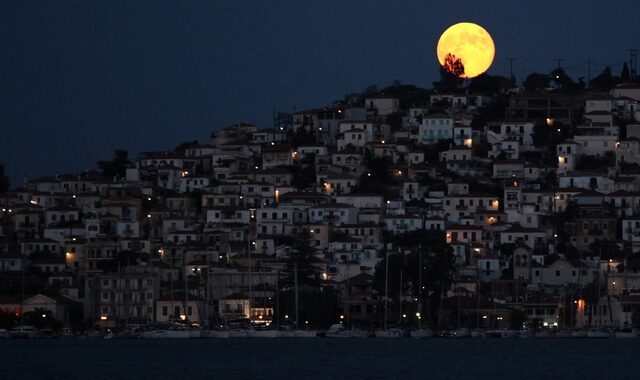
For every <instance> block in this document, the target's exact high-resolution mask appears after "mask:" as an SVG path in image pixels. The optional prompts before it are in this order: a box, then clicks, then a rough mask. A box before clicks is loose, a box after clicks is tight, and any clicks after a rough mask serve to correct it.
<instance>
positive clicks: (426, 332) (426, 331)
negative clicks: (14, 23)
mask: <svg viewBox="0 0 640 380" xmlns="http://www.w3.org/2000/svg"><path fill="white" fill-rule="evenodd" d="M409 336H411V337H412V338H432V337H433V331H432V330H431V329H430V328H422V329H417V330H411V331H410V332H409Z"/></svg>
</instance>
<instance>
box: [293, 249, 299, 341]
mask: <svg viewBox="0 0 640 380" xmlns="http://www.w3.org/2000/svg"><path fill="white" fill-rule="evenodd" d="M293 282H294V286H295V288H294V289H295V290H294V293H295V301H296V320H295V329H296V330H297V329H298V258H297V257H296V259H295V270H294V271H293Z"/></svg>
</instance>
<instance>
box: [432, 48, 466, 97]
mask: <svg viewBox="0 0 640 380" xmlns="http://www.w3.org/2000/svg"><path fill="white" fill-rule="evenodd" d="M462 82H464V64H463V63H462V60H461V59H460V58H457V57H456V56H455V55H453V54H451V53H449V54H447V56H446V57H445V58H444V63H443V64H442V66H440V82H434V83H433V87H434V88H437V89H439V90H445V91H451V90H455V89H456V88H458V87H460V85H461V84H462Z"/></svg>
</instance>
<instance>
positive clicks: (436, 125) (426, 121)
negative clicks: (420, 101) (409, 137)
mask: <svg viewBox="0 0 640 380" xmlns="http://www.w3.org/2000/svg"><path fill="white" fill-rule="evenodd" d="M419 133H420V138H419V140H418V141H419V142H421V143H422V144H433V143H435V142H438V141H440V140H450V139H453V118H452V117H451V116H449V115H446V114H443V113H437V114H433V115H429V116H425V117H423V119H422V124H420V132H419Z"/></svg>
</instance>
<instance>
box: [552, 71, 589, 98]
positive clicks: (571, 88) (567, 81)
mask: <svg viewBox="0 0 640 380" xmlns="http://www.w3.org/2000/svg"><path fill="white" fill-rule="evenodd" d="M551 79H552V80H553V82H554V83H555V84H556V86H557V87H558V90H559V91H561V92H575V91H582V90H583V89H584V87H585V84H584V82H583V80H582V78H580V80H579V81H578V82H574V80H573V79H571V77H569V75H567V73H565V71H564V70H563V69H562V67H557V68H555V69H553V71H551Z"/></svg>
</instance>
